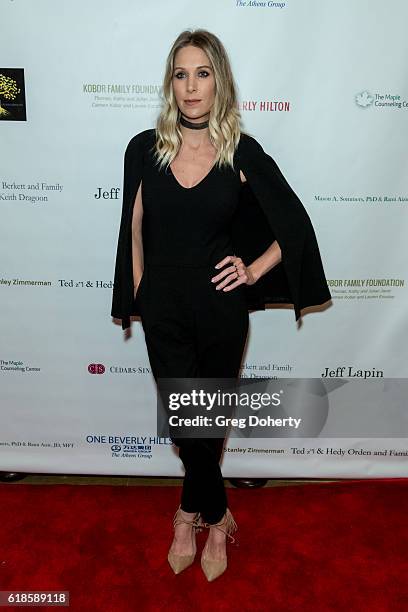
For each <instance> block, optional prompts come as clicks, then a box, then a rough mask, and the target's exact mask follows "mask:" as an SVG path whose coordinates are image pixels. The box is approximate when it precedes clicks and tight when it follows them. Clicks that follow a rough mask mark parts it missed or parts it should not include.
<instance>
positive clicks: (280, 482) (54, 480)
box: [0, 472, 342, 487]
mask: <svg viewBox="0 0 408 612" xmlns="http://www.w3.org/2000/svg"><path fill="white" fill-rule="evenodd" d="M2 476H5V478H2ZM336 480H342V479H341V478H337V479H336V478H332V479H325V478H314V479H305V478H289V479H287V478H286V479H285V478H273V479H270V480H268V482H267V484H266V485H265V486H267V487H282V486H290V485H303V484H306V483H308V484H313V483H319V482H334V481H336ZM0 482H10V483H13V484H19V483H21V484H79V485H87V484H91V485H92V484H93V485H116V486H126V487H130V486H132V487H134V486H143V485H146V486H153V487H155V486H168V487H179V486H181V484H182V479H181V478H162V477H158V476H157V477H152V476H149V477H144V476H112V475H107V476H92V475H88V474H84V475H82V474H28V475H27V476H25V477H24V478H21V479H20V480H12V481H9V480H8V479H7V472H3V473H0ZM225 485H226V486H227V487H231V486H233V485H232V484H231V483H230V481H229V480H228V478H226V479H225Z"/></svg>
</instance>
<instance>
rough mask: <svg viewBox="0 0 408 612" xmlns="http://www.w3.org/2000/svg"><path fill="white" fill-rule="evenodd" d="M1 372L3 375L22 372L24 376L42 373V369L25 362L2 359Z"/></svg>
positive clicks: (0, 363) (0, 362) (0, 361)
mask: <svg viewBox="0 0 408 612" xmlns="http://www.w3.org/2000/svg"><path fill="white" fill-rule="evenodd" d="M0 371H1V372H2V373H5V372H22V373H23V374H25V373H30V374H35V373H37V372H41V368H38V367H35V366H33V365H28V364H25V363H24V362H23V361H18V360H16V359H0Z"/></svg>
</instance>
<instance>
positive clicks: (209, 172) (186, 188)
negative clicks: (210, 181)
mask: <svg viewBox="0 0 408 612" xmlns="http://www.w3.org/2000/svg"><path fill="white" fill-rule="evenodd" d="M214 168H215V163H214V164H213V165H212V166H211V169H210V170H209V171H208V172H207V174H206V175H205V176H203V178H202V179H201V180H200V181H199V182H198V183H196V184H195V185H193V186H192V187H184V185H182V184H181V183H180V181H179V180H178V178H177V177H176V175H175V174H174V172H173V170H172V168H171V166H170V165H169V169H170V173H171V176H172V177H173V179H174V180H175V181H176V183H177V185H178V186H179V187H181V189H185V190H187V191H189V190H190V189H195V188H196V187H199V186H200V185H201V184H202V183H203V182H204V181H205V180H206V179H207V178H208V177H209V176H210V174H211V173H212V171H213V170H214Z"/></svg>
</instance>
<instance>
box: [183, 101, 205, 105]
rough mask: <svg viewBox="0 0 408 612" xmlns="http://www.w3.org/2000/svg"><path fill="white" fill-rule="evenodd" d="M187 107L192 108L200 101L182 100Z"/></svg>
mask: <svg viewBox="0 0 408 612" xmlns="http://www.w3.org/2000/svg"><path fill="white" fill-rule="evenodd" d="M184 102H185V103H186V104H187V106H194V105H195V104H199V103H200V102H201V100H184Z"/></svg>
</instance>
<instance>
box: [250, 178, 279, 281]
mask: <svg viewBox="0 0 408 612" xmlns="http://www.w3.org/2000/svg"><path fill="white" fill-rule="evenodd" d="M240 175H241V181H242V182H243V183H244V182H245V181H246V180H247V179H246V176H245V174H244V173H243V172H242V170H240ZM281 261H282V253H281V250H280V246H279V244H278V242H277V241H276V240H274V241H273V242H272V244H271V245H270V246H269V247H268V248H267V249H266V251H264V253H262V255H261V256H260V257H258V258H257V259H255V260H254V261H253V262H252V263H251V264H250V265H249V266H247V267H248V268H249V270H250V272H251V273H252V277H253V279H254V281H255V282H256V281H257V280H258V279H259V278H261V276H263V275H264V274H266V273H267V272H269V270H272V268H274V267H275V266H276V265H277V264H278V263H280V262H281Z"/></svg>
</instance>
